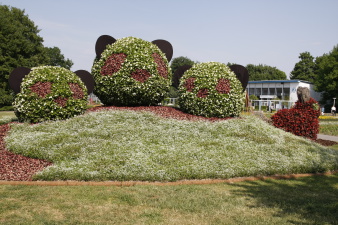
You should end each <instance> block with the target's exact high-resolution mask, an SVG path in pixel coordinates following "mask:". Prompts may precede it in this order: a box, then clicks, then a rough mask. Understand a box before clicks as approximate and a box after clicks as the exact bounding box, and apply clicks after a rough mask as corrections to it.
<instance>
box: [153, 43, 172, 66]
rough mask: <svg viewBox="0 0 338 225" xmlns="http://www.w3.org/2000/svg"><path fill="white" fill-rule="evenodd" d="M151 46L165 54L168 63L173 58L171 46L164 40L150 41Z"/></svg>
mask: <svg viewBox="0 0 338 225" xmlns="http://www.w3.org/2000/svg"><path fill="white" fill-rule="evenodd" d="M152 43H153V44H155V45H157V47H158V48H159V49H161V51H162V52H163V53H164V54H165V56H166V57H167V60H168V62H170V60H171V58H172V57H173V46H172V45H171V44H170V42H169V41H166V40H161V39H158V40H154V41H152Z"/></svg>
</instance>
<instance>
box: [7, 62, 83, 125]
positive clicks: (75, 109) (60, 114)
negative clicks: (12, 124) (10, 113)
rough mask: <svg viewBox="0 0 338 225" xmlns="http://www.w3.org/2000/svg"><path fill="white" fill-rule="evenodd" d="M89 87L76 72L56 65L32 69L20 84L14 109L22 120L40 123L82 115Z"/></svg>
mask: <svg viewBox="0 0 338 225" xmlns="http://www.w3.org/2000/svg"><path fill="white" fill-rule="evenodd" d="M86 105H87V88H86V86H85V85H84V84H83V82H82V81H81V79H80V78H79V77H78V76H77V75H76V74H75V73H73V72H71V71H69V70H67V69H65V68H62V67H55V66H42V67H35V68H32V71H31V72H30V73H29V74H28V75H26V76H25V77H24V78H23V80H22V83H21V91H20V93H18V94H17V96H16V97H15V100H14V102H13V107H14V111H15V115H16V116H17V117H18V119H19V121H27V122H32V123H36V122H41V121H46V120H58V119H66V118H70V117H73V116H75V115H79V114H82V113H83V112H84V111H85V109H86Z"/></svg>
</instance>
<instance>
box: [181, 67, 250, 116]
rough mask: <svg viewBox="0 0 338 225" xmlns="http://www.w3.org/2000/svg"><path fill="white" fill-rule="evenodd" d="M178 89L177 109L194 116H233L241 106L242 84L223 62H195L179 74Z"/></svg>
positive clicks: (242, 101)
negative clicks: (178, 107)
mask: <svg viewBox="0 0 338 225" xmlns="http://www.w3.org/2000/svg"><path fill="white" fill-rule="evenodd" d="M179 92H180V97H179V105H180V108H181V109H182V110H183V111H186V112H188V113H190V114H193V115H199V116H205V117H220V118H224V117H234V116H238V115H239V114H240V112H241V111H242V109H243V107H244V100H245V95H244V94H243V87H242V84H241V82H240V81H239V80H238V79H237V77H236V75H235V73H234V72H232V71H231V69H230V68H229V67H228V66H226V65H225V64H223V63H217V62H208V63H201V64H195V65H194V66H193V67H192V68H190V69H189V70H187V71H186V72H185V73H184V75H183V76H182V77H181V79H180V86H179Z"/></svg>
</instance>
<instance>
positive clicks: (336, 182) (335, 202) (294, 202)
mask: <svg viewBox="0 0 338 225" xmlns="http://www.w3.org/2000/svg"><path fill="white" fill-rule="evenodd" d="M234 186H237V187H240V190H238V191H235V192H234V193H233V194H235V195H247V196H250V197H252V198H253V199H255V200H256V202H257V205H255V206H253V207H256V206H258V207H270V208H278V209H279V210H278V213H277V214H276V215H273V216H277V217H283V216H290V215H297V217H300V218H304V220H306V221H308V224H338V175H337V174H336V175H331V176H314V177H306V178H299V179H296V180H265V181H254V182H245V183H239V184H234ZM289 222H290V223H293V224H297V222H296V221H289ZM298 223H299V222H298Z"/></svg>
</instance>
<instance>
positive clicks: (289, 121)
mask: <svg viewBox="0 0 338 225" xmlns="http://www.w3.org/2000/svg"><path fill="white" fill-rule="evenodd" d="M319 115H320V109H319V105H318V102H317V101H316V100H314V99H313V98H310V100H309V101H307V102H304V103H302V102H300V101H299V100H298V101H297V102H296V103H295V106H294V107H293V108H291V109H282V110H279V111H278V112H277V113H275V114H274V115H273V116H272V117H271V120H272V122H273V125H274V126H275V127H277V128H281V129H283V130H285V131H287V132H290V133H293V134H294V135H297V136H302V137H306V138H310V139H313V140H316V139H317V134H318V133H319V120H318V117H319Z"/></svg>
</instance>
